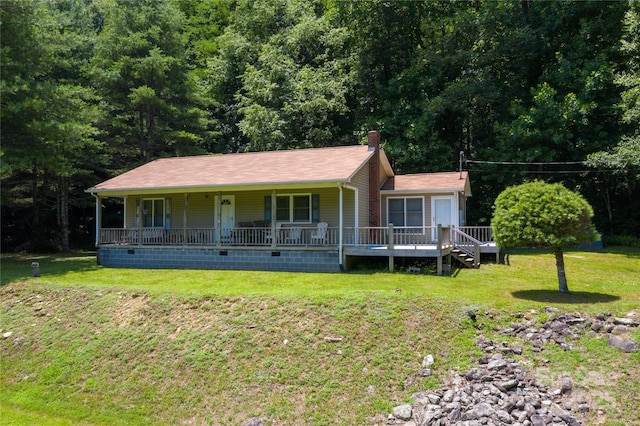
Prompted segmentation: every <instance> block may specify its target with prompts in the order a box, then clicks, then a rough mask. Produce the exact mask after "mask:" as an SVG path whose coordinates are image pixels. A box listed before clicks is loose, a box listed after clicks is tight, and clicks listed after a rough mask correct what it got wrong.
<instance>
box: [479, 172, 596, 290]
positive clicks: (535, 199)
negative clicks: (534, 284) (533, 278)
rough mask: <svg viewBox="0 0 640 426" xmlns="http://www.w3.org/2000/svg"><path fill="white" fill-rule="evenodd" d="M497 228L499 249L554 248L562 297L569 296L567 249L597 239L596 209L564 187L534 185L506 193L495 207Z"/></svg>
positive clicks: (556, 184)
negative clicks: (566, 263) (565, 251)
mask: <svg viewBox="0 0 640 426" xmlns="http://www.w3.org/2000/svg"><path fill="white" fill-rule="evenodd" d="M494 209H495V210H494V214H493V220H492V221H491V227H492V228H493V233H494V237H495V239H496V243H497V244H498V246H500V247H502V248H508V247H518V246H528V247H550V248H553V250H554V254H555V257H556V268H557V270H558V285H559V291H560V292H561V293H568V292H569V287H568V285H567V276H566V274H565V270H564V254H563V248H564V247H567V246H571V245H575V244H579V243H582V242H590V241H593V239H594V238H595V228H594V227H593V225H592V224H591V217H592V216H593V209H592V208H591V206H590V205H589V203H588V202H587V201H586V200H585V199H584V198H583V197H582V196H581V195H580V194H578V193H576V192H573V191H570V190H568V189H567V188H565V187H564V186H563V185H562V184H559V183H554V184H549V183H545V182H543V181H539V180H537V181H533V182H529V183H524V184H522V185H517V186H511V187H509V188H507V189H505V190H504V191H503V192H502V193H500V195H498V198H496V201H495V204H494Z"/></svg>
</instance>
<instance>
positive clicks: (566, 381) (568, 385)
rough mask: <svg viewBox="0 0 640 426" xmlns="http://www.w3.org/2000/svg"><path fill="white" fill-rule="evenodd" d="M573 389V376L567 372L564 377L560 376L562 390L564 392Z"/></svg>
mask: <svg viewBox="0 0 640 426" xmlns="http://www.w3.org/2000/svg"><path fill="white" fill-rule="evenodd" d="M572 389H573V381H571V377H569V376H568V375H566V374H565V375H563V376H562V378H560V392H561V393H563V394H564V393H568V392H571V390H572Z"/></svg>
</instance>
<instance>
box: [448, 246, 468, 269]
mask: <svg viewBox="0 0 640 426" xmlns="http://www.w3.org/2000/svg"><path fill="white" fill-rule="evenodd" d="M451 256H452V257H453V258H454V259H456V260H457V261H458V262H460V263H461V264H463V265H464V266H465V268H473V267H474V266H473V265H474V258H473V256H472V255H470V254H468V253H465V252H464V251H462V250H460V249H453V250H452V251H451Z"/></svg>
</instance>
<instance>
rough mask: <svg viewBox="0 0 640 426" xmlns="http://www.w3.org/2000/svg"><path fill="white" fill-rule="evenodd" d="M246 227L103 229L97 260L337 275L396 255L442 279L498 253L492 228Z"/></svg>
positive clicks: (114, 263)
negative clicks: (351, 262)
mask: <svg viewBox="0 0 640 426" xmlns="http://www.w3.org/2000/svg"><path fill="white" fill-rule="evenodd" d="M243 225H244V226H238V227H232V228H169V229H167V228H157V227H140V228H137V229H130V228H101V229H100V231H99V244H98V245H99V253H101V252H102V254H103V255H101V256H100V261H101V263H102V264H105V266H129V267H146V268H156V267H177V268H190V267H198V268H205V269H206V268H212V269H214V268H215V269H265V270H294V271H322V272H337V271H341V270H344V269H345V266H344V265H347V264H348V262H347V259H349V258H358V257H374V256H375V257H378V256H384V257H388V259H389V269H390V270H393V264H394V258H395V257H412V258H435V259H437V265H438V267H437V272H438V274H439V275H441V274H442V273H443V270H444V269H445V266H444V265H446V264H451V260H452V259H458V260H459V261H460V262H461V263H462V264H463V265H465V266H468V267H476V268H477V267H478V266H479V265H480V257H481V254H482V253H494V254H496V258H497V256H498V253H499V249H498V248H497V246H496V245H495V242H494V241H493V237H492V233H491V228H490V227H480V226H477V227H474V226H466V227H453V226H452V227H443V226H423V227H394V226H393V225H392V224H390V225H389V226H386V227H352V226H348V227H339V226H338V227H336V226H329V225H328V224H327V223H326V222H320V223H318V224H305V225H300V224H276V226H271V224H267V223H263V222H258V223H246V224H243ZM149 253H153V256H149ZM105 254H106V256H105ZM136 259H137V260H136ZM292 259H293V260H292ZM110 260H111V261H110ZM134 260H135V261H134ZM105 261H106V263H105ZM169 265H171V266H169Z"/></svg>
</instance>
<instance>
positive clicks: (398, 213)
mask: <svg viewBox="0 0 640 426" xmlns="http://www.w3.org/2000/svg"><path fill="white" fill-rule="evenodd" d="M387 218H388V222H389V223H393V225H394V226H416V227H422V226H423V225H424V203H423V199H422V197H411V198H389V199H388V200H387Z"/></svg>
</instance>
